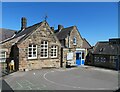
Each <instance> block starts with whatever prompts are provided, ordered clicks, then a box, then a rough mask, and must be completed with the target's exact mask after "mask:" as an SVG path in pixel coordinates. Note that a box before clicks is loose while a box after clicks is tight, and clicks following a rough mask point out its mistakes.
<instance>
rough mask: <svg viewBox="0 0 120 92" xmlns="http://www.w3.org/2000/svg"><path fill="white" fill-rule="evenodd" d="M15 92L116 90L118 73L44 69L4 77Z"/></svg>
mask: <svg viewBox="0 0 120 92" xmlns="http://www.w3.org/2000/svg"><path fill="white" fill-rule="evenodd" d="M4 80H5V81H6V82H7V83H8V84H9V85H10V87H11V88H12V89H13V90H116V89H117V88H118V72H116V71H112V70H105V69H99V68H92V67H89V68H86V67H77V68H69V69H43V70H32V71H28V72H16V73H13V74H10V75H8V76H6V77H4Z"/></svg>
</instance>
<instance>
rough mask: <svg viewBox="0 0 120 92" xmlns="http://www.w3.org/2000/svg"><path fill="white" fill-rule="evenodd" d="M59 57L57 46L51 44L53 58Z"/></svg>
mask: <svg viewBox="0 0 120 92" xmlns="http://www.w3.org/2000/svg"><path fill="white" fill-rule="evenodd" d="M56 57H57V46H55V45H54V46H51V58H56Z"/></svg>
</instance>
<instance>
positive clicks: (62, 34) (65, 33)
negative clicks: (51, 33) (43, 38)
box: [55, 26, 74, 40]
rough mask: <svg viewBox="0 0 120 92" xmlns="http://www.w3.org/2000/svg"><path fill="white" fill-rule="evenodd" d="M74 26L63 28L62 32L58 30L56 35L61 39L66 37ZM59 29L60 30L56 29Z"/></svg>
mask: <svg viewBox="0 0 120 92" xmlns="http://www.w3.org/2000/svg"><path fill="white" fill-rule="evenodd" d="M73 28H74V26H71V27H67V28H63V29H62V30H61V31H60V32H56V33H55V34H56V36H57V38H58V39H59V40H62V39H65V38H66V37H67V36H68V34H69V33H70V32H71V31H72V30H73ZM55 31H58V30H55Z"/></svg>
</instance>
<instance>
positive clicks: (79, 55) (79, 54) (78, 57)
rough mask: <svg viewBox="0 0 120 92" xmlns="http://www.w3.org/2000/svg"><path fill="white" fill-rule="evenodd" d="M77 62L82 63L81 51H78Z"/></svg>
mask: <svg viewBox="0 0 120 92" xmlns="http://www.w3.org/2000/svg"><path fill="white" fill-rule="evenodd" d="M76 64H77V65H81V53H80V52H79V53H76Z"/></svg>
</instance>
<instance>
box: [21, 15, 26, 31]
mask: <svg viewBox="0 0 120 92" xmlns="http://www.w3.org/2000/svg"><path fill="white" fill-rule="evenodd" d="M26 27H27V19H26V18H25V17H22V18H21V30H23V29H25V28H26Z"/></svg>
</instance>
